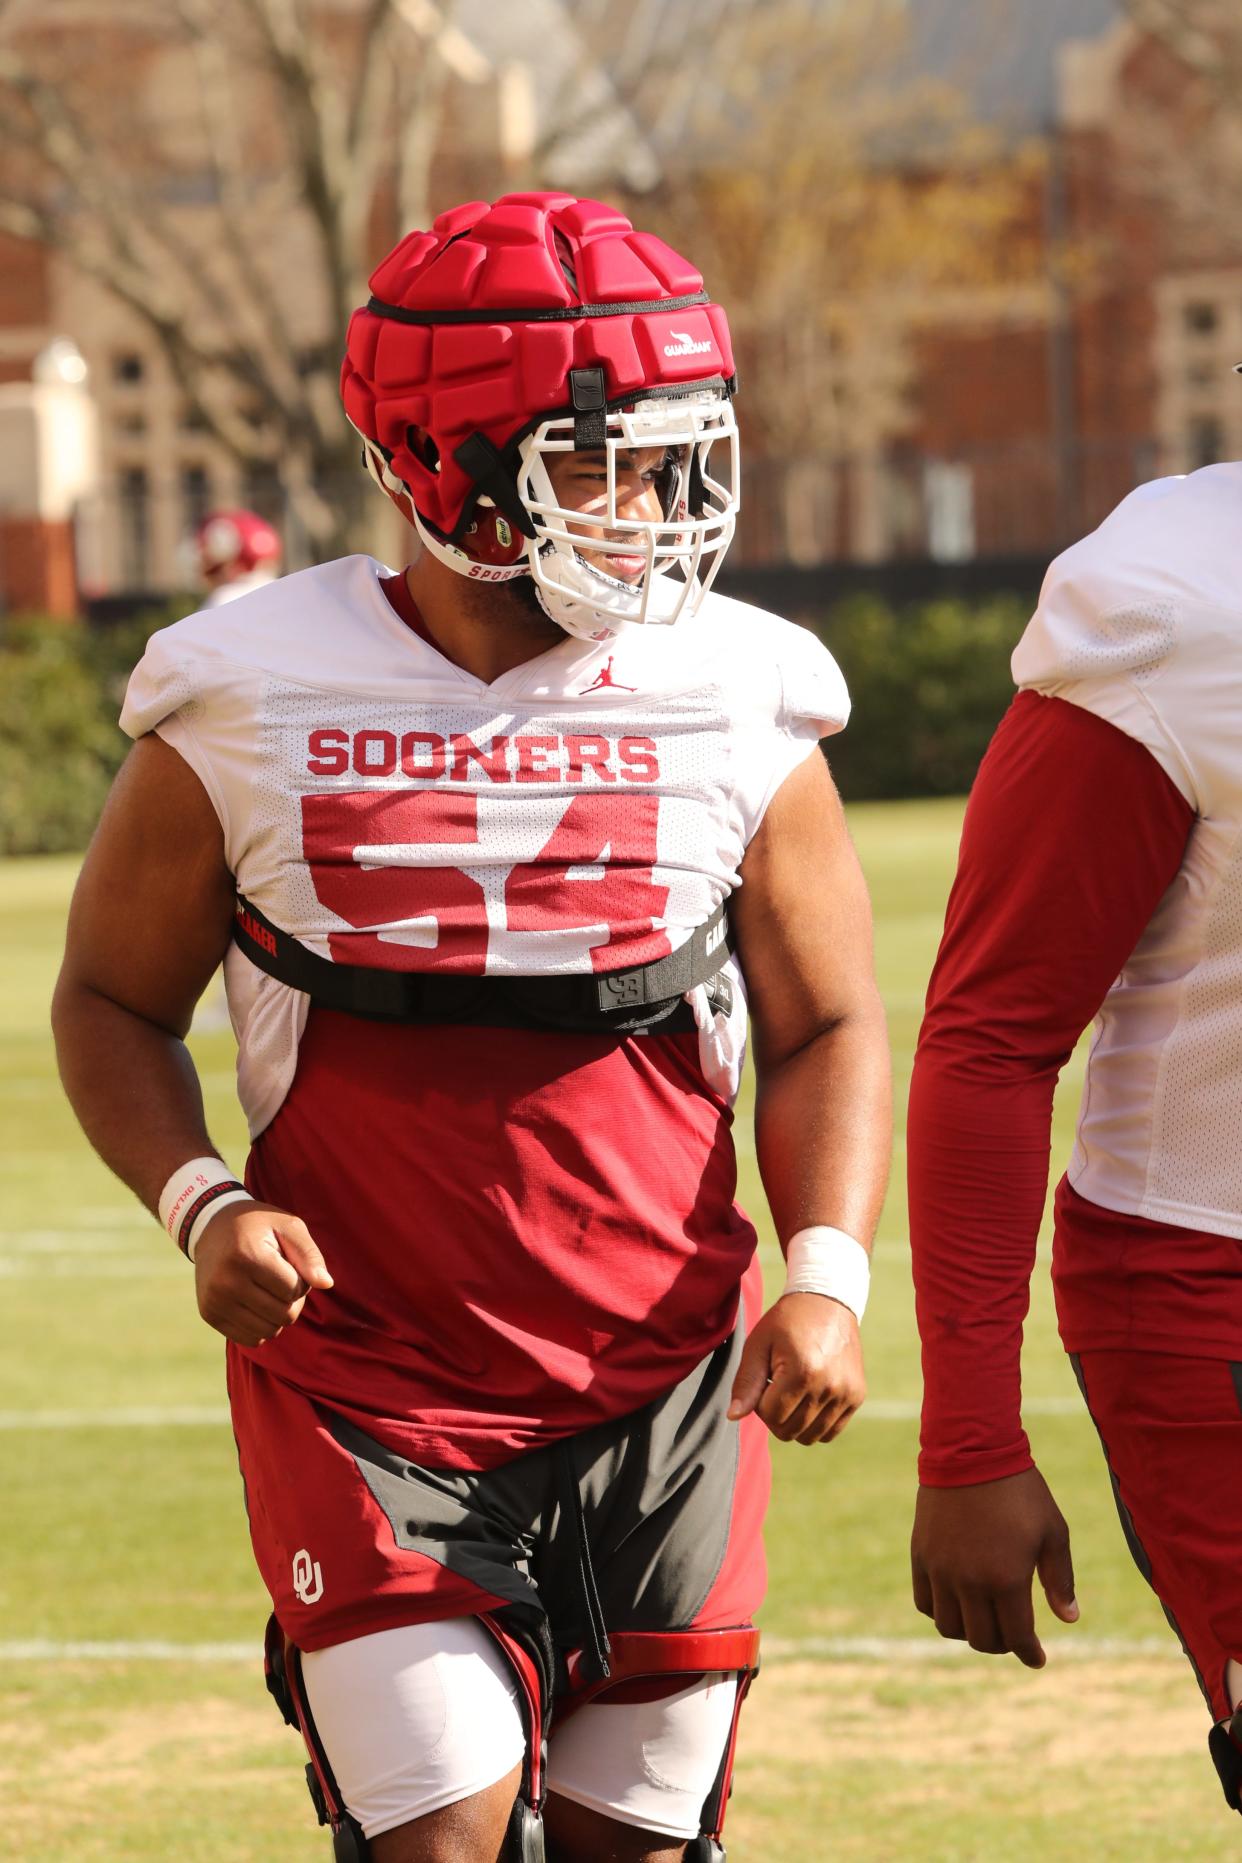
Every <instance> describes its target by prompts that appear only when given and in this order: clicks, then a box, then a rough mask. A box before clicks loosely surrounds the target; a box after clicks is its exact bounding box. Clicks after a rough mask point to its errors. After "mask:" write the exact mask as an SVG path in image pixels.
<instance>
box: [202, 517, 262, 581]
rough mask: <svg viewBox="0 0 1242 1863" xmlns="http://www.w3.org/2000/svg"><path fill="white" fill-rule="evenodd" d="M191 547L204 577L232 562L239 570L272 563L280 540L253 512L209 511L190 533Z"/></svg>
mask: <svg viewBox="0 0 1242 1863" xmlns="http://www.w3.org/2000/svg"><path fill="white" fill-rule="evenodd" d="M194 547H195V549H196V550H197V551H198V561H199V568H200V569H201V571H202V573H203V574H204V575H206V574H208V572H209V571H210V570H213V569H223V568H225V567H226V566H227V565H230V564H234V563H235V564H236V565H237V566H238V568H239V569H243V570H250V569H257V568H258V566H259V564H260V563H274V562H275V561H276V560H277V558H278V557H279V555H280V538H279V537H278V536H277V535H276V532H275V531H274V530H273V529H272V527H271V525H270V524H269V523H267V522H266V521H265V519H263V518H261V517H260V516H259V515H258V513H257V512H255V511H209V512H208V513H207V516H206V517H205V518H204V519H203V521H202V523H201V524H200V525H199V527H198V529H197V530H196V531H195V533H194Z"/></svg>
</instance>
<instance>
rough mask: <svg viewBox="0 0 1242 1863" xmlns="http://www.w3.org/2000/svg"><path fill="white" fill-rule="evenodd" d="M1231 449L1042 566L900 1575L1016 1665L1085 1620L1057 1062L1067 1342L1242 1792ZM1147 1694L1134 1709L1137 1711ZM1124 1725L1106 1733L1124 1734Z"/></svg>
mask: <svg viewBox="0 0 1242 1863" xmlns="http://www.w3.org/2000/svg"><path fill="white" fill-rule="evenodd" d="M1240 510H1242V465H1237V464H1234V465H1221V466H1213V467H1209V468H1207V469H1206V470H1204V471H1200V472H1196V473H1193V474H1192V475H1191V476H1190V477H1188V478H1171V479H1162V480H1159V481H1157V482H1155V483H1153V484H1148V485H1144V486H1142V487H1141V488H1140V489H1139V490H1138V491H1136V492H1134V493H1132V494H1131V496H1130V497H1128V498H1127V499H1126V500H1125V501H1124V503H1123V504H1121V505H1120V506H1119V507H1118V509H1117V510H1116V511H1115V512H1114V513H1113V514H1112V516H1111V517H1110V518H1109V519H1108V520H1107V521H1106V522H1105V523H1104V524H1103V525H1101V527H1100V528H1099V530H1097V531H1096V532H1095V533H1094V534H1093V535H1091V536H1089V537H1087V538H1086V539H1085V540H1084V541H1082V542H1081V543H1078V544H1076V545H1075V546H1074V547H1073V548H1072V549H1070V550H1068V551H1067V552H1066V553H1065V554H1064V555H1063V556H1061V557H1060V558H1058V560H1057V561H1056V562H1055V563H1054V564H1053V565H1052V568H1051V569H1050V570H1049V572H1048V576H1047V579H1046V581H1045V583H1044V587H1043V592H1042V594H1041V596H1040V601H1039V606H1038V609H1037V611H1036V614H1035V616H1034V619H1033V620H1032V621H1031V623H1030V625H1029V627H1028V628H1027V630H1026V633H1025V634H1024V636H1023V638H1022V640H1021V642H1020V643H1019V646H1018V648H1017V650H1016V652H1015V654H1014V659H1013V670H1014V675H1015V678H1016V681H1017V684H1018V686H1019V687H1020V688H1021V690H1020V692H1019V694H1018V696H1017V698H1016V699H1015V700H1014V702H1013V705H1012V707H1011V709H1010V711H1009V712H1008V714H1007V716H1006V717H1005V719H1004V721H1003V722H1002V724H1001V726H1000V728H999V730H998V731H997V733H996V736H995V738H994V739H993V742H992V745H991V747H990V749H989V750H988V753H987V756H986V757H985V758H984V761H983V764H982V767H981V769H980V771H979V775H978V779H977V781H976V783H975V787H974V789H973V791H972V793H971V798H970V803H969V806H968V808H967V811H966V820H965V826H964V830H963V836H962V846H961V855H960V861H959V866H958V873H957V879H956V883H955V885H954V887H953V892H952V896H951V898H950V901H949V907H948V916H947V921H946V925H945V932H944V941H943V943H942V945H941V948H940V955H939V958H938V960H937V963H936V968H935V972H934V974H933V976H932V980H931V985H930V989H929V993H928V1000H927V1014H926V1020H925V1021H924V1024H923V1030H922V1036H921V1039H920V1043H919V1050H918V1057H917V1060H916V1065H915V1071H914V1080H913V1084H912V1089H911V1098H910V1149H909V1166H910V1208H911V1225H912V1227H911V1235H912V1240H913V1248H914V1269H915V1283H916V1289H917V1300H918V1315H919V1326H920V1330H921V1333H922V1339H923V1364H924V1377H925V1399H924V1409H923V1439H922V1456H921V1462H920V1475H921V1486H920V1492H919V1497H918V1504H917V1512H916V1518H915V1526H914V1540H913V1571H914V1597H915V1602H916V1604H917V1606H918V1608H919V1610H920V1611H922V1612H924V1613H925V1614H926V1615H927V1616H929V1617H933V1618H934V1619H935V1623H936V1627H937V1629H938V1630H939V1631H940V1632H941V1634H942V1635H943V1636H946V1637H956V1638H965V1639H966V1641H967V1642H969V1643H970V1644H971V1645H972V1647H973V1648H975V1649H978V1650H987V1651H993V1652H1004V1651H1012V1652H1013V1654H1015V1655H1016V1656H1017V1657H1019V1658H1020V1660H1021V1661H1022V1662H1024V1663H1027V1664H1030V1665H1031V1666H1033V1667H1038V1666H1040V1665H1041V1664H1042V1663H1043V1660H1044V1654H1043V1650H1042V1647H1041V1645H1040V1642H1039V1638H1038V1636H1037V1634H1036V1630H1035V1624H1034V1618H1033V1613H1032V1581H1033V1578H1034V1576H1035V1575H1036V1574H1038V1577H1039V1579H1040V1582H1041V1584H1042V1586H1043V1589H1044V1591H1045V1593H1046V1595H1047V1598H1048V1602H1049V1604H1050V1605H1051V1607H1052V1609H1053V1611H1054V1612H1055V1613H1056V1615H1057V1616H1058V1617H1060V1618H1061V1619H1063V1620H1064V1621H1066V1622H1073V1621H1074V1620H1075V1619H1076V1618H1077V1616H1078V1607H1077V1603H1076V1601H1075V1597H1074V1579H1073V1571H1072V1566H1071V1561H1070V1547H1069V1535H1068V1530H1067V1528H1066V1524H1065V1521H1064V1519H1063V1518H1062V1516H1061V1514H1060V1512H1059V1510H1058V1508H1057V1506H1056V1503H1055V1502H1054V1500H1053V1498H1052V1496H1051V1494H1050V1492H1049V1490H1048V1488H1047V1487H1046V1485H1045V1483H1044V1481H1043V1479H1042V1477H1041V1475H1040V1474H1039V1471H1038V1470H1037V1469H1036V1467H1035V1466H1034V1464H1033V1462H1032V1459H1031V1453H1030V1448H1029V1445H1028V1443H1027V1438H1026V1436H1025V1434H1024V1432H1023V1429H1022V1423H1021V1416H1020V1383H1019V1352H1020V1346H1021V1338H1022V1325H1023V1319H1024V1316H1025V1313H1026V1308H1027V1299H1028V1288H1029V1282H1030V1275H1031V1269H1032V1265H1033V1262H1034V1256H1035V1243H1036V1236H1037V1232H1038V1230H1039V1225H1040V1219H1041V1215H1042V1212H1043V1206H1044V1195H1045V1191H1046V1188H1047V1174H1048V1155H1049V1132H1050V1116H1051V1107H1052V1092H1053V1086H1054V1083H1055V1081H1056V1078H1057V1074H1058V1071H1059V1070H1060V1068H1061V1067H1062V1066H1063V1064H1064V1063H1065V1061H1066V1060H1067V1058H1068V1057H1069V1054H1070V1052H1071V1050H1072V1049H1073V1047H1074V1044H1075V1041H1076V1040H1077V1037H1078V1035H1079V1033H1080V1032H1081V1030H1082V1029H1083V1028H1084V1027H1085V1026H1086V1025H1087V1024H1088V1023H1089V1022H1090V1021H1091V1020H1092V1018H1093V1017H1094V1018H1095V1019H1096V1027H1095V1037H1094V1041H1093V1044H1092V1048H1091V1053H1090V1058H1089V1060H1088V1063H1087V1076H1086V1084H1085V1087H1084V1091H1083V1097H1082V1106H1081V1111H1080V1115H1079V1122H1078V1139H1077V1144H1076V1146H1075V1149H1074V1153H1073V1156H1072V1158H1071V1159H1070V1163H1069V1169H1068V1172H1067V1174H1066V1175H1065V1177H1063V1178H1062V1180H1061V1183H1060V1185H1059V1187H1058V1190H1057V1193H1056V1228H1055V1239H1054V1243H1053V1264H1052V1273H1053V1282H1054V1286H1055V1291H1056V1301H1057V1312H1058V1317H1059V1324H1060V1331H1061V1337H1062V1340H1063V1342H1064V1344H1065V1347H1066V1350H1067V1351H1068V1352H1069V1354H1070V1357H1071V1362H1072V1364H1073V1368H1074V1372H1075V1375H1076V1377H1077V1380H1078V1383H1079V1385H1080V1387H1081V1390H1082V1393H1083V1397H1084V1399H1085V1401H1086V1404H1087V1407H1088V1409H1089V1411H1090V1413H1091V1416H1092V1418H1093V1419H1094V1421H1095V1424H1096V1426H1097V1428H1098V1431H1099V1436H1100V1441H1101V1446H1102V1448H1103V1451H1104V1455H1105V1457H1106V1459H1107V1463H1108V1468H1109V1472H1110V1474H1111V1477H1112V1483H1113V1488H1114V1492H1115V1495H1116V1499H1117V1506H1118V1509H1119V1512H1120V1515H1121V1521H1122V1526H1123V1528H1124V1531H1125V1536H1126V1539H1127V1541H1128V1543H1129V1546H1130V1550H1131V1552H1132V1553H1133V1555H1134V1557H1135V1559H1136V1560H1137V1562H1138V1564H1139V1567H1140V1569H1141V1570H1142V1572H1143V1574H1144V1576H1145V1577H1146V1578H1147V1579H1148V1581H1149V1583H1150V1584H1151V1585H1152V1587H1153V1588H1154V1590H1155V1592H1156V1594H1157V1596H1158V1598H1159V1599H1160V1602H1161V1604H1162V1605H1163V1607H1164V1610H1165V1614H1166V1616H1167V1617H1168V1618H1169V1621H1170V1623H1171V1624H1172V1625H1173V1627H1174V1630H1175V1631H1176V1633H1177V1635H1178V1636H1179V1637H1180V1639H1181V1641H1182V1644H1183V1646H1184V1647H1185V1650H1186V1653H1187V1655H1188V1656H1189V1658H1190V1661H1191V1664H1192V1666H1193V1668H1194V1670H1195V1674H1196V1676H1197V1678H1198V1681H1199V1685H1200V1687H1201V1689H1202V1691H1203V1694H1204V1697H1205V1699H1206V1701H1207V1703H1208V1707H1209V1710H1210V1712H1211V1716H1212V1721H1213V1723H1214V1725H1213V1728H1212V1732H1211V1735H1210V1747H1211V1751H1212V1755H1213V1758H1214V1759H1215V1761H1216V1764H1217V1767H1218V1770H1219V1772H1220V1775H1221V1780H1222V1783H1223V1785H1224V1788H1225V1796H1226V1798H1227V1800H1228V1802H1229V1804H1230V1805H1231V1806H1232V1807H1233V1808H1234V1809H1235V1810H1237V1809H1239V1808H1240V1799H1239V1790H1240V1786H1242V1750H1240V1749H1242V1714H1239V1713H1238V1708H1239V1702H1240V1701H1242V1560H1239V1556H1238V1541H1239V1533H1240V1532H1242V1499H1240V1496H1242V1484H1240V1483H1239V1480H1238V1476H1239V1473H1240V1472H1242V1369H1240V1367H1242V1144H1239V1142H1238V1109H1239V1103H1240V1100H1242V865H1240V864H1239V855H1238V849H1239V841H1240V837H1242V736H1240V734H1239V697H1240V695H1242V596H1240V594H1239V591H1240V590H1242V525H1239V522H1238V514H1239V511H1240ZM1134 1712H1135V1714H1138V1715H1141V1713H1142V1704H1141V1702H1136V1703H1135V1704H1134ZM1118 1748H1119V1750H1120V1751H1122V1752H1124V1748H1125V1736H1124V1729H1119V1730H1118Z"/></svg>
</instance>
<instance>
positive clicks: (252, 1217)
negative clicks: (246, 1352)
mask: <svg viewBox="0 0 1242 1863" xmlns="http://www.w3.org/2000/svg"><path fill="white" fill-rule="evenodd" d="M194 1281H195V1286H196V1288H197V1291H198V1310H199V1312H200V1313H201V1314H202V1316H203V1318H204V1319H205V1320H206V1322H207V1324H208V1325H209V1326H214V1327H215V1329H216V1331H217V1332H218V1333H223V1334H224V1337H225V1338H226V1339H231V1340H232V1341H233V1343H234V1344H235V1345H244V1346H256V1345H262V1344H263V1343H264V1341H265V1340H268V1339H274V1338H275V1337H276V1335H277V1333H278V1332H280V1331H281V1330H282V1329H283V1328H284V1327H286V1326H292V1325H293V1322H294V1321H295V1320H296V1319H297V1317H298V1315H299V1314H300V1313H301V1311H302V1308H303V1307H304V1306H305V1304H306V1296H307V1294H309V1292H310V1291H311V1289H312V1288H324V1289H326V1288H329V1287H331V1286H332V1276H331V1275H330V1274H329V1273H328V1270H327V1267H326V1265H325V1263H324V1259H323V1256H322V1255H321V1254H320V1253H319V1250H318V1248H317V1247H316V1246H315V1243H314V1241H313V1240H312V1237H311V1233H310V1230H309V1229H308V1228H307V1227H306V1224H305V1223H304V1222H303V1221H302V1220H301V1218H300V1217H297V1216H290V1215H289V1214H288V1213H287V1211H285V1210H277V1209H273V1208H272V1207H271V1206H270V1205H269V1204H266V1203H241V1202H238V1203H229V1204H226V1205H225V1207H224V1209H222V1210H221V1211H220V1214H219V1215H218V1216H213V1217H212V1219H211V1221H210V1222H209V1223H208V1224H207V1227H206V1228H205V1229H204V1230H203V1233H202V1235H201V1236H200V1237H199V1239H198V1246H197V1248H196V1249H195V1251H194Z"/></svg>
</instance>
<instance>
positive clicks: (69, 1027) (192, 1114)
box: [52, 980, 215, 1210]
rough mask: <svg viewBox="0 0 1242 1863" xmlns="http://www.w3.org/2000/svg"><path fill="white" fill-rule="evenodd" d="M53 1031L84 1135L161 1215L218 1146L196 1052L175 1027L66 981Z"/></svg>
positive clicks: (55, 1006) (55, 1011)
mask: <svg viewBox="0 0 1242 1863" xmlns="http://www.w3.org/2000/svg"><path fill="white" fill-rule="evenodd" d="M52 1026H53V1030H54V1032H55V1036H56V1054H57V1060H58V1063H59V1066H60V1077H61V1080H62V1082H63V1084H64V1088H65V1092H66V1094H67V1095H68V1097H69V1102H70V1104H71V1106H72V1107H73V1110H74V1112H75V1113H76V1114H77V1116H78V1120H79V1123H80V1124H81V1126H82V1130H83V1131H84V1132H85V1133H86V1136H87V1138H88V1139H89V1140H90V1142H91V1144H92V1145H93V1146H94V1147H95V1150H96V1151H97V1152H98V1153H99V1156H100V1157H101V1158H102V1159H103V1161H104V1163H105V1164H106V1165H107V1166H108V1167H109V1168H110V1169H111V1170H113V1171H115V1172H116V1174H117V1176H118V1177H119V1178H120V1179H121V1180H122V1182H124V1183H126V1184H128V1186H129V1188H130V1189H131V1190H132V1191H133V1192H134V1193H135V1195H136V1196H138V1197H139V1198H141V1200H142V1202H143V1203H145V1204H146V1206H147V1208H148V1209H149V1210H154V1209H155V1206H156V1203H157V1201H158V1198H159V1194H160V1191H161V1190H162V1189H163V1187H164V1185H165V1183H166V1182H167V1180H168V1178H169V1177H170V1176H171V1175H172V1173H173V1172H174V1171H175V1170H176V1169H177V1167H178V1166H179V1165H182V1164H184V1163H185V1162H186V1160H187V1159H188V1158H196V1157H202V1156H204V1155H207V1154H209V1153H211V1152H213V1151H214V1149H215V1148H214V1146H213V1145H212V1143H211V1140H210V1138H209V1137H208V1135H207V1125H206V1119H205V1116H204V1112H203V1096H202V1092H201V1089H200V1087H199V1082H198V1075H197V1074H196V1073H195V1071H194V1063H193V1061H192V1060H191V1059H190V1054H189V1050H188V1049H187V1047H186V1045H185V1043H184V1041H182V1040H181V1039H180V1037H179V1036H177V1035H175V1034H172V1033H171V1032H170V1031H169V1030H167V1029H164V1028H160V1027H158V1026H157V1025H156V1024H155V1023H153V1022H149V1021H147V1020H146V1018H145V1017H143V1016H140V1015H136V1014H134V1013H133V1012H132V1011H131V1010H128V1009H123V1008H122V1007H121V1006H120V1004H119V1003H115V1002H113V1001H112V1000H111V999H110V998H108V997H106V996H101V995H99V994H98V993H97V992H96V991H94V990H91V989H88V988H86V987H85V986H82V985H79V984H73V983H70V982H67V981H64V980H62V982H61V984H60V987H59V988H58V989H57V992H56V997H55V1001H54V1002H53V1005H52Z"/></svg>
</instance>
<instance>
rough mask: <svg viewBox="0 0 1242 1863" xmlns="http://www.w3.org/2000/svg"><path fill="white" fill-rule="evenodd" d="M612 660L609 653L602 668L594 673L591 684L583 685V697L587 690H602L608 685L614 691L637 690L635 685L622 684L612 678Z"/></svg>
mask: <svg viewBox="0 0 1242 1863" xmlns="http://www.w3.org/2000/svg"><path fill="white" fill-rule="evenodd" d="M612 660H613V656H612V654H609V656H608V659H607V662H606V663H605V665H604V667H603V668H602V670H601V671H600V672H598V673H596V675H595V678H594V679H593V680H592V681H591V684H590V685H589V686H583V688H582V693H583V696H584V697H585V695H586V694H587V693H588V692H602V691H604V690H606V689H607V688H609V687H611V688H612V690H613V691H615V692H637V691H638V687H637V686H623V685H622V684H621V681H620V680H619V679H614V678H613V676H612Z"/></svg>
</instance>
